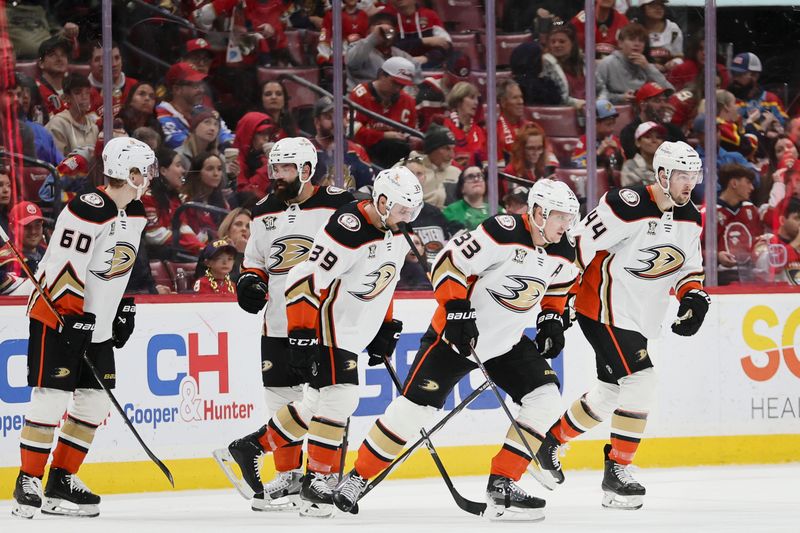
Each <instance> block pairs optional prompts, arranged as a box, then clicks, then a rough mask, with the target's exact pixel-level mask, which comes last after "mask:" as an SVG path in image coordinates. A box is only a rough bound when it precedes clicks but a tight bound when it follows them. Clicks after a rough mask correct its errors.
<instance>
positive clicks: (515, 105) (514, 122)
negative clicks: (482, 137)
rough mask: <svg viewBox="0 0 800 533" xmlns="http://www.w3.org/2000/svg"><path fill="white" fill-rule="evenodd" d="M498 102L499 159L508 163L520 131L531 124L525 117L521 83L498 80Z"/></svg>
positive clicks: (510, 80) (500, 161) (499, 161)
mask: <svg viewBox="0 0 800 533" xmlns="http://www.w3.org/2000/svg"><path fill="white" fill-rule="evenodd" d="M497 103H498V105H499V106H500V113H499V115H498V117H497V161H498V163H508V162H509V161H510V160H511V151H512V148H513V146H514V141H516V140H517V135H518V131H519V130H520V129H521V128H522V127H524V126H526V125H527V124H529V121H528V120H526V119H525V101H524V99H523V98H522V90H521V89H520V88H519V84H518V83H517V82H516V81H514V80H512V79H508V78H506V79H502V80H500V81H498V82H497Z"/></svg>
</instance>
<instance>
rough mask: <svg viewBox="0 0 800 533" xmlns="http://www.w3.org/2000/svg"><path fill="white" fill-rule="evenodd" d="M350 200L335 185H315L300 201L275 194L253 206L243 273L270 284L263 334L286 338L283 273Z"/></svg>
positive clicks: (308, 249)
mask: <svg viewBox="0 0 800 533" xmlns="http://www.w3.org/2000/svg"><path fill="white" fill-rule="evenodd" d="M352 201H353V195H352V194H350V193H349V192H347V191H345V190H344V189H339V188H337V187H317V188H316V190H315V191H314V194H313V195H312V196H311V197H310V198H308V199H307V200H306V201H305V202H303V203H301V204H290V205H287V204H286V203H284V202H283V201H282V200H280V199H279V198H278V197H277V196H275V195H274V194H270V195H268V196H265V197H264V198H263V199H262V200H261V201H259V203H258V204H256V206H255V208H254V209H253V220H252V222H250V239H249V240H248V241H247V248H245V251H244V262H243V263H242V267H243V268H242V272H254V273H255V274H257V275H258V276H260V277H261V278H262V279H263V280H264V281H265V282H267V285H268V287H269V289H268V294H269V300H268V301H267V308H266V311H265V312H264V332H263V333H264V335H265V336H268V337H286V335H287V332H286V299H285V291H286V274H288V273H289V271H290V270H291V269H292V268H293V267H295V266H297V265H299V264H300V263H302V262H303V261H305V260H306V258H307V257H308V254H309V252H311V246H312V244H313V243H314V236H315V235H316V234H317V231H319V229H320V228H321V227H323V226H324V225H325V224H326V223H327V222H328V219H329V218H330V217H331V215H332V214H333V212H334V211H336V210H337V209H338V208H339V207H341V206H343V205H345V204H347V203H350V202H352Z"/></svg>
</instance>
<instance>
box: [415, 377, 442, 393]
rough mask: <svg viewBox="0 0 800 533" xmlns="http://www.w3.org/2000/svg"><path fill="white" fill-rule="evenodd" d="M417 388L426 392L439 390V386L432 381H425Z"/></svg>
mask: <svg viewBox="0 0 800 533" xmlns="http://www.w3.org/2000/svg"><path fill="white" fill-rule="evenodd" d="M419 388H420V389H422V390H425V391H428V392H436V391H437V390H439V384H438V383H436V382H435V381H433V380H432V379H425V380H423V381H422V383H420V384H419Z"/></svg>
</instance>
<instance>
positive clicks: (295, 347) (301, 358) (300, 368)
mask: <svg viewBox="0 0 800 533" xmlns="http://www.w3.org/2000/svg"><path fill="white" fill-rule="evenodd" d="M317 350H319V339H318V338H317V332H316V331H315V330H313V329H311V328H304V329H293V330H292V331H290V332H289V368H290V369H291V370H292V372H294V373H295V374H296V375H298V376H300V377H301V378H303V379H304V380H305V381H308V379H309V378H310V377H311V372H310V370H311V363H312V362H314V360H315V359H316V354H317Z"/></svg>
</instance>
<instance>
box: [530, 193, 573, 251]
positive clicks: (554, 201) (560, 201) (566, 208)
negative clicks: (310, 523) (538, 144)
mask: <svg viewBox="0 0 800 533" xmlns="http://www.w3.org/2000/svg"><path fill="white" fill-rule="evenodd" d="M536 206H539V207H541V208H542V218H543V219H544V224H542V225H541V226H539V225H538V224H536V220H535V219H534V217H533V208H534V207H536ZM580 207H581V204H580V202H578V198H577V197H576V196H575V193H574V192H572V189H570V188H569V186H568V185H567V184H566V183H564V182H563V181H556V180H551V179H547V178H542V179H540V180H538V181H537V182H536V183H534V184H533V187H531V190H530V191H529V192H528V216H530V220H531V224H533V226H534V227H536V229H538V230H539V233H541V235H542V237H543V238H544V240H545V241H546V242H549V241H548V239H547V237H545V234H544V226H545V224H547V217H549V216H550V213H551V212H552V211H560V212H562V213H566V214H567V215H569V216H571V217H572V222H571V223H570V227H572V225H573V224H574V223H575V221H576V220H577V218H578V212H579V211H580Z"/></svg>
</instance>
